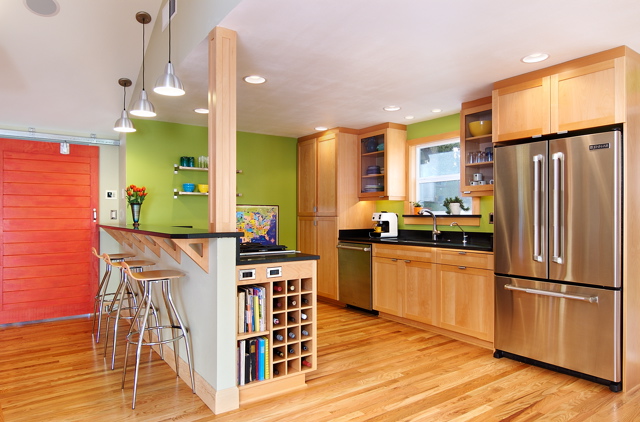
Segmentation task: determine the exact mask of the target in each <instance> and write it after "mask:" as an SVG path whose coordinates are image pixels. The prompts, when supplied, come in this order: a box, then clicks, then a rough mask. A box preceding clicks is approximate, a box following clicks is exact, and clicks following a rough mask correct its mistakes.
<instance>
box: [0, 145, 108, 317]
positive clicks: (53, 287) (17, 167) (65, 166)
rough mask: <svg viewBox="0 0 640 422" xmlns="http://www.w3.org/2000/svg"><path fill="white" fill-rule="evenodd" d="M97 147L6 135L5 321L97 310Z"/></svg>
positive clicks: (2, 184)
mask: <svg viewBox="0 0 640 422" xmlns="http://www.w3.org/2000/svg"><path fill="white" fill-rule="evenodd" d="M98 159H99V149H98V147H96V146H86V145H71V147H70V153H69V154H61V153H60V144H58V143H50V142H34V141H25V140H16V139H2V138H0V163H1V165H2V169H1V172H0V175H1V180H0V260H1V261H0V286H1V289H0V324H7V323H15V322H25V321H35V320H42V319H50V318H60V317H67V316H74V315H81V314H87V313H90V312H93V296H94V295H95V291H96V289H97V283H98V272H99V269H98V268H99V267H98V260H97V259H95V257H93V256H92V254H91V247H92V246H93V247H96V249H98V226H97V224H98V223H97V221H98V215H97V210H98Z"/></svg>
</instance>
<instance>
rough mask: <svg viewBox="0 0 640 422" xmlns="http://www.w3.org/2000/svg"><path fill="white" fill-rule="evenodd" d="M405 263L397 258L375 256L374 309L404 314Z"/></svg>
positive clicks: (398, 314)
mask: <svg viewBox="0 0 640 422" xmlns="http://www.w3.org/2000/svg"><path fill="white" fill-rule="evenodd" d="M403 264H404V263H403V262H402V261H398V260H397V259H395V258H378V257H374V258H373V260H372V269H373V309H375V310H376V311H380V312H385V313H388V314H391V315H396V316H402V300H403V299H402V298H403V296H404V274H403V273H404V265H403Z"/></svg>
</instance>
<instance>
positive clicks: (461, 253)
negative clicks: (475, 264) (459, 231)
mask: <svg viewBox="0 0 640 422" xmlns="http://www.w3.org/2000/svg"><path fill="white" fill-rule="evenodd" d="M458 254H459V255H466V254H467V253H466V252H465V251H462V252H458Z"/></svg>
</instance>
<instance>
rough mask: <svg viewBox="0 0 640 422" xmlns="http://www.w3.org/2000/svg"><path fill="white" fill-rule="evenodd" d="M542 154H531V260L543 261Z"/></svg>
mask: <svg viewBox="0 0 640 422" xmlns="http://www.w3.org/2000/svg"><path fill="white" fill-rule="evenodd" d="M543 170H544V156H543V155H542V154H538V155H534V156H533V260H534V261H537V262H542V261H543V256H542V255H543V251H542V239H541V238H542V228H541V225H542V221H541V220H542V186H543V185H542V183H543V180H542V177H543Z"/></svg>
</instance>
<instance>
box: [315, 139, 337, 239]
mask: <svg viewBox="0 0 640 422" xmlns="http://www.w3.org/2000/svg"><path fill="white" fill-rule="evenodd" d="M317 154H318V157H317V159H318V167H317V169H318V170H317V172H318V178H317V192H318V194H317V210H316V215H317V216H318V217H335V216H336V215H337V212H338V198H337V185H336V175H337V173H338V171H337V160H336V136H335V134H331V135H329V136H323V137H321V138H319V139H318V143H317ZM334 246H335V245H334Z"/></svg>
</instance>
